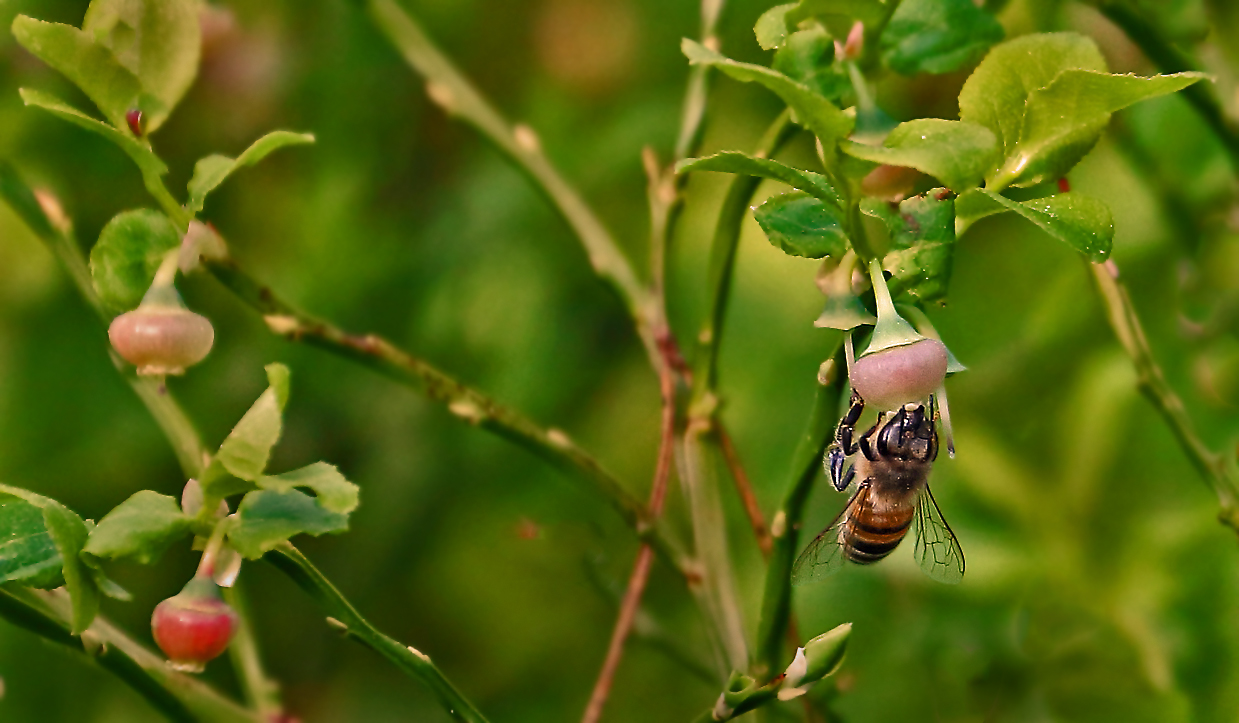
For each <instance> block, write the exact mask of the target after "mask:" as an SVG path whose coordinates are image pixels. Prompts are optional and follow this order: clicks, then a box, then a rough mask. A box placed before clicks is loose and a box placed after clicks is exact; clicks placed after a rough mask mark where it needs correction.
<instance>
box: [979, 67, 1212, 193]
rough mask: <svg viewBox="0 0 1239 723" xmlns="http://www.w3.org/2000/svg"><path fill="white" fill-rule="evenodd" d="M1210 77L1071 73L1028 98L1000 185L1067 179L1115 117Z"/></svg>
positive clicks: (1034, 92) (1195, 74)
mask: <svg viewBox="0 0 1239 723" xmlns="http://www.w3.org/2000/svg"><path fill="white" fill-rule="evenodd" d="M1205 77H1206V76H1205V75H1204V74H1203V73H1177V74H1175V75H1155V76H1153V77H1151V78H1144V77H1140V76H1138V75H1111V74H1109V73H1101V72H1098V71H1095V70H1065V71H1063V72H1062V73H1060V74H1059V75H1058V77H1057V78H1055V79H1054V81H1053V82H1052V83H1050V84H1049V86H1047V87H1045V88H1041V89H1038V90H1034V91H1032V92H1031V93H1029V94H1028V107H1027V109H1026V110H1025V113H1024V128H1023V131H1022V132H1021V134H1020V140H1019V143H1018V144H1016V148H1015V153H1014V154H1013V155H1011V156H1010V157H1009V158H1007V162H1006V164H1005V165H1004V167H1003V168H1002V169H1001V170H1000V171H999V172H998V174H997V176H996V179H995V180H996V183H997V184H998V186H999V187H1000V188H1001V187H1004V186H1007V185H1021V186H1030V185H1034V184H1037V183H1042V182H1044V181H1052V180H1054V179H1057V178H1061V177H1062V176H1064V175H1065V174H1066V173H1067V171H1068V170H1070V169H1071V168H1072V167H1073V166H1075V165H1076V164H1077V163H1079V162H1080V159H1081V158H1083V157H1084V156H1085V154H1087V153H1088V152H1089V151H1090V150H1092V148H1093V146H1094V145H1096V143H1097V140H1098V139H1099V138H1100V137H1101V132H1102V131H1103V130H1104V129H1105V127H1106V124H1108V123H1109V122H1110V115H1111V114H1112V113H1114V112H1115V111H1118V110H1122V109H1123V108H1126V107H1127V106H1129V105H1132V104H1134V103H1138V102H1140V101H1142V100H1147V99H1149V98H1154V97H1156V96H1159V95H1166V94H1167V93H1174V92H1177V91H1180V90H1182V89H1184V88H1186V87H1188V86H1189V85H1191V84H1193V83H1196V82H1198V81H1200V80H1202V79H1204V78H1205Z"/></svg>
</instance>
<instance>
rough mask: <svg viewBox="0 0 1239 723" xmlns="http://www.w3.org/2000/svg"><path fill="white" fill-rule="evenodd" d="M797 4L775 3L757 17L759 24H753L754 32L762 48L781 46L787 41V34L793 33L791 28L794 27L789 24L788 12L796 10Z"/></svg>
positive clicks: (768, 48)
mask: <svg viewBox="0 0 1239 723" xmlns="http://www.w3.org/2000/svg"><path fill="white" fill-rule="evenodd" d="M797 5H798V3H787V4H786V5H775V6H774V7H772V8H770V9H769V10H767V11H766V12H764V13H762V14H761V17H759V18H757V24H756V25H754V26H753V34H754V35H756V36H757V44H758V45H760V46H761V47H762V50H774V49H775V48H781V47H783V44H784V43H786V42H787V36H788V35H790V34H791V32H792V31H791V28H792V27H794V25H789V24H788V22H787V14H788V13H789V12H791V11H793V10H795V9H796V7H797Z"/></svg>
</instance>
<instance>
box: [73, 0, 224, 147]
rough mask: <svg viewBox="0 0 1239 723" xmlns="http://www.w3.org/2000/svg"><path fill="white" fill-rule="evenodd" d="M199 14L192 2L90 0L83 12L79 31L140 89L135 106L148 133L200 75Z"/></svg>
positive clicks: (197, 5)
mask: <svg viewBox="0 0 1239 723" xmlns="http://www.w3.org/2000/svg"><path fill="white" fill-rule="evenodd" d="M199 11H200V9H199V3H198V2H196V1H195V0H92V2H91V3H90V7H89V8H87V10H86V18H85V19H84V20H83V21H82V30H83V31H84V32H85V33H86V34H87V35H89V36H90V37H92V38H94V39H95V40H96V41H97V42H98V43H99V44H100V45H102V46H104V47H106V48H108V49H110V50H111V53H112V55H114V56H115V60H116V61H117V62H119V64H120V65H122V66H124V67H125V68H127V69H128V70H129V71H130V72H131V73H132V74H133V75H134V76H136V78H137V81H138V83H139V84H140V86H141V89H142V93H143V97H142V99H141V103H140V105H138V106H136V107H138V108H140V109H141V110H142V113H143V123H144V125H145V127H146V132H147V133H153V132H154V131H155V130H157V129H158V128H159V126H161V125H163V123H164V121H165V120H166V119H167V117H168V114H169V113H171V112H172V109H173V108H175V107H176V104H177V103H178V102H180V100H181V98H182V97H183V96H184V95H185V91H187V90H189V86H191V85H193V82H194V77H195V76H196V75H197V74H198V58H199V55H200V53H201V46H202V31H201V30H200V29H199V27H198V13H199ZM131 107H132V106H131Z"/></svg>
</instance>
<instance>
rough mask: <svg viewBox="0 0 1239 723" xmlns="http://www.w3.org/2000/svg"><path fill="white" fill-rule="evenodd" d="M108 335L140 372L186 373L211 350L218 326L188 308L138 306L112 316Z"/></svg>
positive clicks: (113, 345)
mask: <svg viewBox="0 0 1239 723" xmlns="http://www.w3.org/2000/svg"><path fill="white" fill-rule="evenodd" d="M108 337H109V338H110V339H111V340H112V348H113V349H115V350H116V353H118V354H120V355H121V356H122V357H124V358H125V360H126V361H128V362H130V363H132V364H134V365H135V366H137V367H138V374H184V373H185V367H189V366H193V365H194V364H197V363H198V362H200V361H202V358H203V357H205V356H206V355H207V352H209V351H211V346H212V344H214V343H215V329H214V328H213V327H212V326H211V322H210V321H208V320H207V318H206V317H205V316H202V315H200V314H195V313H194V312H192V311H190V310H188V309H185V308H176V307H169V306H139V307H138V308H136V309H134V310H133V311H130V312H127V313H124V314H121V315H120V316H118V317H116V318H115V319H113V320H112V325H111V326H110V327H108Z"/></svg>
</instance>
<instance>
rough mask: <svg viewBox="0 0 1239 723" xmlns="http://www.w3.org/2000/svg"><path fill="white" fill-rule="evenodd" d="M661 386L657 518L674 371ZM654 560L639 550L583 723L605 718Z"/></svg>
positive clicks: (653, 490) (667, 470)
mask: <svg viewBox="0 0 1239 723" xmlns="http://www.w3.org/2000/svg"><path fill="white" fill-rule="evenodd" d="M660 379H661V385H660V386H661V387H662V399H663V410H662V436H661V441H660V442H659V444H658V462H657V464H656V465H655V468H654V482H653V484H652V485H651V486H650V501H649V510H650V514H652V515H654V516H656V517H657V516H658V515H660V514H661V513H662V508H663V501H664V500H665V499H666V496H667V482H668V480H669V479H670V478H671V456H672V451H673V448H674V444H675V378H674V377H673V376H672V372H671V369H670V367H669V366H668V365H665V366H664V368H663V370H662V373H661V374H660ZM653 560H654V551H653V549H651V548H650V546H649V545H648V544H646V543H642V544H641V547H640V549H638V550H637V559H636V561H635V562H634V563H633V566H632V574H631V575H629V577H628V588H627V590H625V591H624V598H623V600H622V602H621V603H620V610H619V615H618V616H617V617H616V620H615V628H614V629H613V630H612V631H611V641H610V643H609V644H608V646H607V655H606V658H604V659H603V663H602V670H601V671H600V672H599V673H598V680H597V681H595V683H594V690H593V692H592V693H590V696H589V703H588V704H587V705H586V706H585V714H584V715H582V716H581V723H596V722H597V721H598V720H599V719H600V718H601V717H602V708H603V706H604V705H606V702H607V696H608V695H610V693H611V684H612V682H613V681H614V680H615V672H616V671H617V670H619V664H620V660H621V659H622V658H623V656H624V643H625V642H626V641H627V640H628V635H629V633H630V632H632V628H633V624H634V622H635V621H636V618H637V610H638V609H639V608H640V607H641V597H642V595H644V594H645V585H646V582H648V580H649V576H650V566H651V563H652V562H653Z"/></svg>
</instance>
